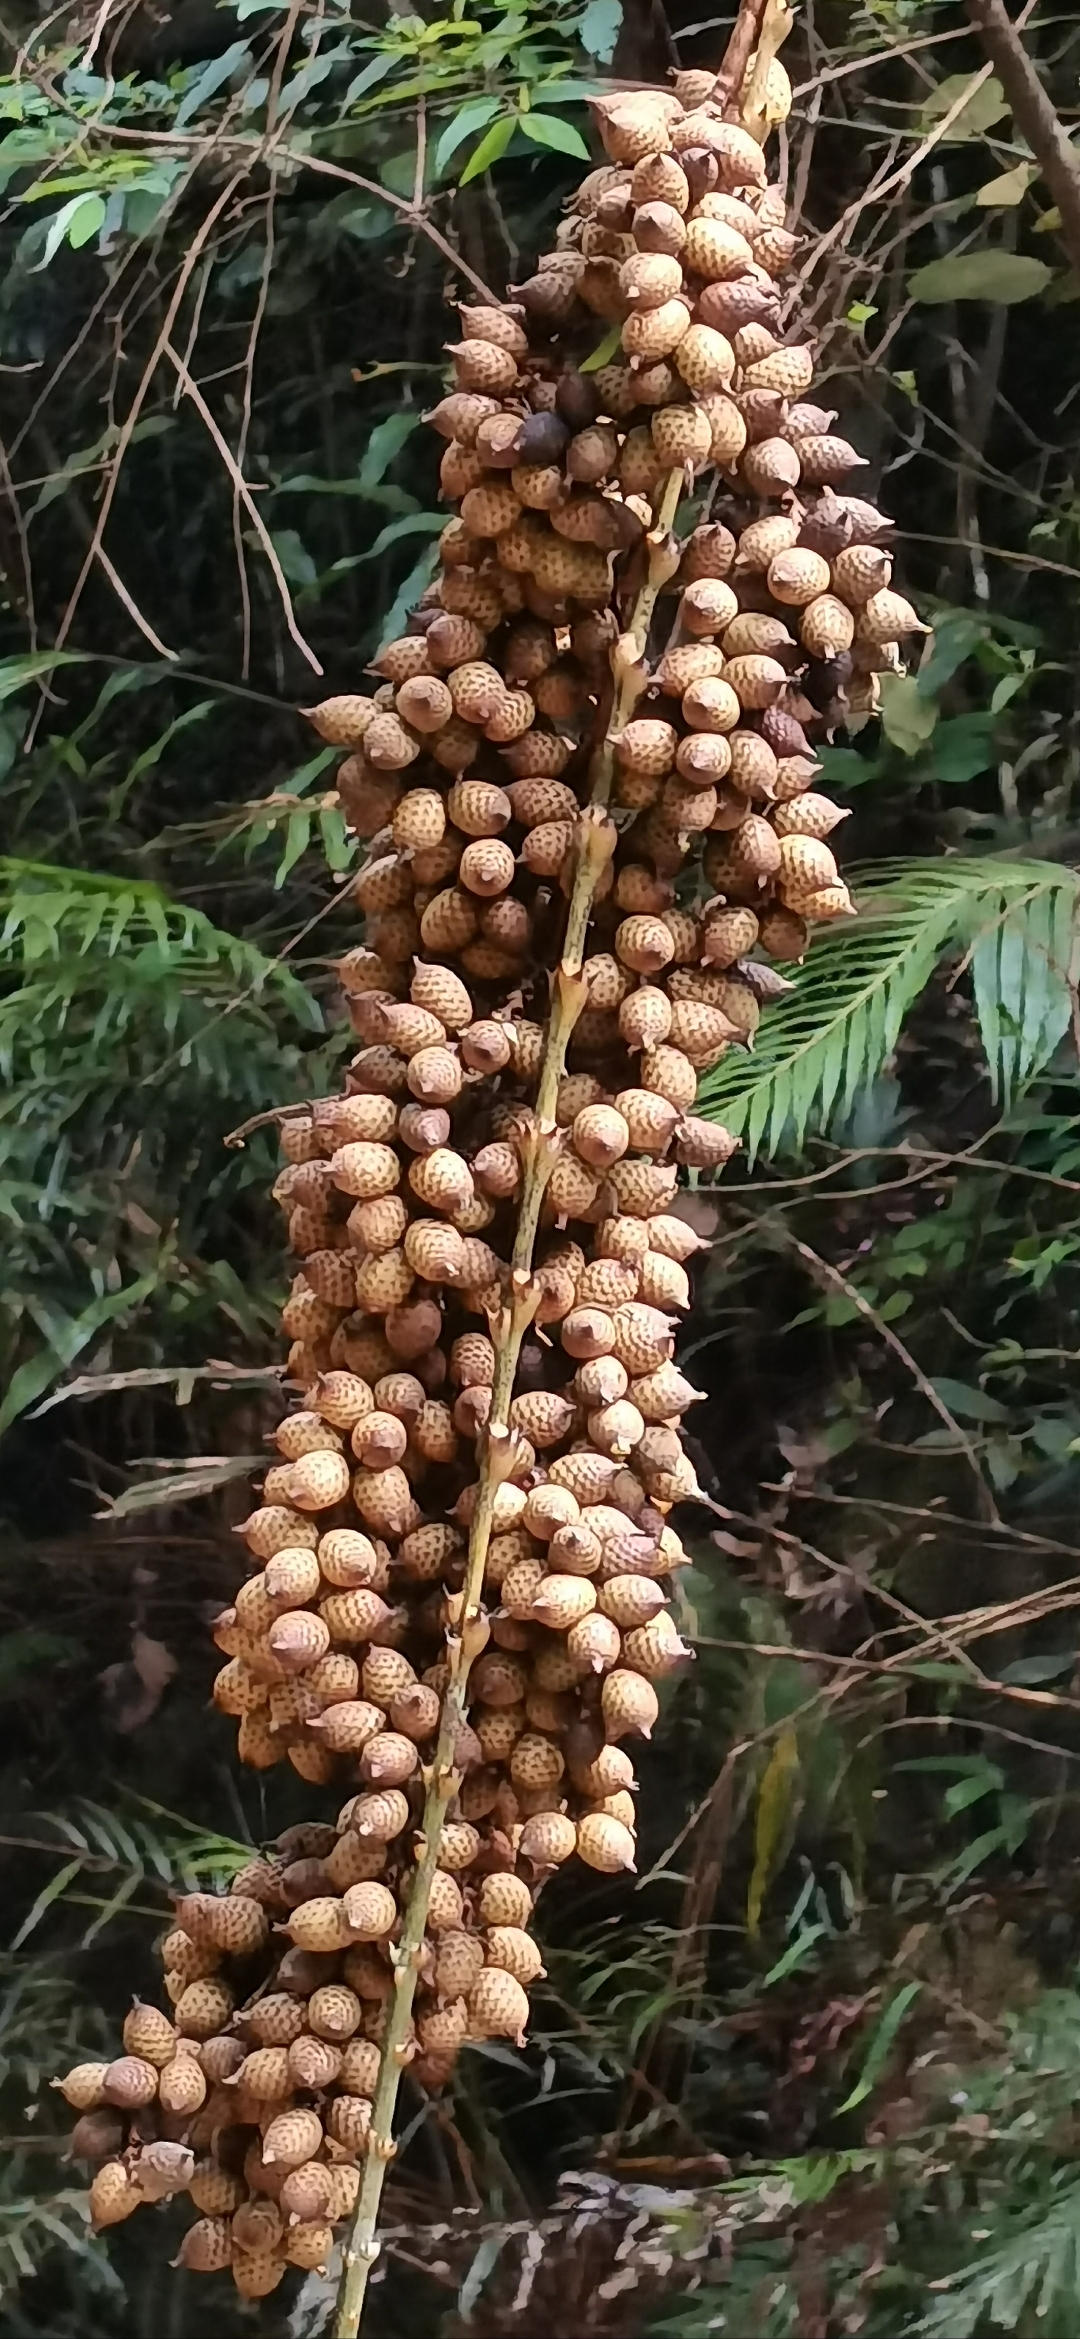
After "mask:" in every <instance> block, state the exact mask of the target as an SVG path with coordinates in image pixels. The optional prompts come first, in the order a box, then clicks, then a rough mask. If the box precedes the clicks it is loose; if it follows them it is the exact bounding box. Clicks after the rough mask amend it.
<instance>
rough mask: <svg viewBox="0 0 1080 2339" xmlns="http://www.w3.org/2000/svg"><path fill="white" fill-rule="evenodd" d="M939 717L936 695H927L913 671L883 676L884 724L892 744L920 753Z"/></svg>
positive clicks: (904, 751)
mask: <svg viewBox="0 0 1080 2339" xmlns="http://www.w3.org/2000/svg"><path fill="white" fill-rule="evenodd" d="M937 719H938V710H937V707H936V705H935V703H934V701H933V699H928V698H924V697H923V696H922V694H921V692H920V690H919V685H918V683H917V681H916V679H915V676H914V675H913V674H883V675H882V676H881V728H882V730H883V731H884V733H885V737H886V739H887V740H888V742H889V745H890V747H898V748H899V750H900V753H901V755H918V753H919V750H920V748H922V747H925V745H926V742H927V740H928V739H929V738H930V735H931V733H932V731H933V729H934V726H935V724H936V722H937Z"/></svg>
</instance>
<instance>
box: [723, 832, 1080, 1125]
mask: <svg viewBox="0 0 1080 2339" xmlns="http://www.w3.org/2000/svg"><path fill="white" fill-rule="evenodd" d="M858 894H859V907H860V916H859V917H858V919H857V920H854V921H852V922H851V923H849V922H848V921H847V920H844V921H842V922H841V921H838V922H837V923H836V924H835V925H829V926H826V927H823V928H818V930H817V931H816V933H815V935H814V940H813V944H812V947H811V950H810V953H809V955H808V957H807V959H806V962H805V964H804V965H803V966H802V967H801V968H800V969H799V970H798V973H797V975H796V978H795V989H794V990H793V991H791V992H789V993H788V994H787V995H786V996H785V997H784V998H782V999H779V1000H776V1001H775V1002H774V1003H773V1005H772V1006H771V1007H770V1009H769V1012H768V1014H767V1015H766V1016H764V1017H763V1018H762V1022H761V1026H760V1029H759V1031H758V1034H757V1039H756V1043H755V1047H754V1052H753V1054H752V1055H747V1054H745V1053H743V1052H741V1051H737V1050H734V1049H733V1050H731V1052H730V1053H729V1054H728V1055H727V1056H725V1057H724V1059H723V1062H722V1063H720V1064H718V1065H717V1066H716V1068H715V1070H714V1071H712V1072H709V1073H707V1074H706V1075H705V1077H704V1079H703V1082H702V1085H701V1089H700V1090H699V1098H698V1106H697V1110H698V1111H699V1112H700V1113H703V1114H704V1115H705V1116H706V1117H707V1118H709V1119H713V1120H718V1121H722V1122H723V1123H724V1124H725V1126H726V1127H727V1128H729V1129H730V1130H731V1132H732V1134H733V1135H734V1136H739V1137H741V1138H742V1140H743V1143H744V1145H745V1147H746V1150H747V1154H748V1156H749V1159H750V1161H751V1162H753V1160H754V1159H755V1157H756V1155H757V1154H758V1153H761V1152H765V1153H769V1154H771V1153H775V1152H777V1151H778V1150H780V1148H781V1147H785V1148H788V1149H794V1150H796V1151H797V1150H799V1149H800V1148H801V1147H802V1145H803V1143H804V1141H805V1138H806V1134H807V1131H808V1130H809V1129H810V1128H811V1126H815V1127H822V1126H827V1125H828V1122H829V1119H830V1116H831V1115H833V1114H836V1115H838V1116H839V1117H840V1118H843V1117H844V1116H845V1115H846V1114H848V1113H849V1112H850V1111H851V1109H852V1107H853V1105H854V1103H855V1100H856V1098H857V1097H859V1096H862V1095H863V1094H864V1093H865V1092H866V1090H867V1089H868V1088H869V1087H870V1086H871V1084H872V1082H873V1081H874V1080H876V1078H877V1076H878V1074H879V1073H880V1071H881V1069H882V1067H883V1065H884V1064H885V1062H886V1059H887V1058H888V1056H889V1055H890V1054H891V1053H892V1050H893V1048H894V1047H895V1044H896V1041H897V1038H898V1036H899V1032H900V1027H901V1025H902V1023H903V1020H904V1017H905V1015H906V1014H907V1011H908V1009H909V1008H910V1007H911V1006H912V1004H913V1003H914V1001H915V1000H916V999H917V997H918V995H919V993H920V991H921V990H922V989H923V986H924V984H925V983H926V982H928V981H929V978H930V976H931V974H932V973H933V970H934V967H935V966H936V964H937V962H938V960H939V958H941V957H942V956H943V955H944V953H945V952H946V950H948V949H950V948H956V947H957V946H959V947H960V948H961V949H964V950H970V951H971V952H972V962H971V963H972V979H973V986H974V991H975V1002H976V1010H977V1013H978V1018H979V1027H980V1032H981V1037H982V1043H983V1047H984V1050H985V1052H986V1056H987V1060H988V1063H989V1066H990V1071H991V1080H992V1084H993V1087H994V1092H995V1095H997V1096H1000V1097H1004V1098H1011V1097H1012V1096H1013V1095H1014V1094H1015V1093H1016V1092H1017V1090H1018V1089H1020V1088H1021V1087H1022V1086H1023V1084H1024V1082H1025V1081H1027V1080H1029V1079H1030V1078H1032V1076H1033V1075H1034V1074H1035V1073H1036V1072H1038V1071H1039V1070H1040V1069H1041V1067H1042V1066H1043V1065H1044V1064H1045V1063H1046V1062H1047V1061H1048V1059H1049V1057H1050V1055H1051V1054H1052V1052H1053V1049H1054V1047H1055V1046H1056V1045H1057V1041H1058V1040H1059V1039H1060V1037H1061V1035H1062V1033H1063V1032H1064V1031H1065V1030H1066V1028H1067V1026H1068V1020H1069V1015H1070V1013H1071V993H1070V989H1069V984H1070V980H1071V979H1073V952H1074V948H1075V945H1074V937H1073V928H1074V922H1075V920H1076V917H1077V908H1078V902H1080V880H1078V878H1077V877H1076V875H1075V874H1074V872H1073V871H1072V870H1070V869H1062V868H1059V867H1057V866H1056V865H1055V864H1054V863H1053V862H1024V861H1008V860H1004V859H1003V860H1000V861H997V860H985V861H978V860H968V859H965V858H964V857H963V856H962V855H960V854H956V855H955V856H954V857H952V858H950V859H945V860H941V861H893V862H888V861H885V862H879V863H877V864H876V866H875V867H874V868H873V869H871V870H868V871H867V872H865V874H864V875H863V876H862V878H861V882H860V883H859V885H858Z"/></svg>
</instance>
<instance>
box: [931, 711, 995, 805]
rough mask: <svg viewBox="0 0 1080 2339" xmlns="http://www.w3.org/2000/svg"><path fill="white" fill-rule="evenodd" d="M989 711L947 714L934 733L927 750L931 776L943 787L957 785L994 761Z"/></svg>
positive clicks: (992, 730) (992, 734) (985, 769)
mask: <svg viewBox="0 0 1080 2339" xmlns="http://www.w3.org/2000/svg"><path fill="white" fill-rule="evenodd" d="M994 727H995V726H994V718H993V715H992V714H978V715H951V716H950V717H949V720H948V721H947V722H945V723H939V724H938V726H937V729H936V731H935V732H934V744H933V747H932V749H931V753H930V762H931V764H932V767H933V773H934V778H935V779H936V780H940V782H941V784H942V786H943V787H946V788H957V787H961V786H962V785H963V783H964V781H965V780H974V779H976V778H977V777H978V774H979V773H980V772H984V771H987V770H988V769H989V766H990V765H991V764H992V763H993V762H994V761H995V760H996V759H995V754H994Z"/></svg>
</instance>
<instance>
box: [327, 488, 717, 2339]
mask: <svg viewBox="0 0 1080 2339" xmlns="http://www.w3.org/2000/svg"><path fill="white" fill-rule="evenodd" d="M684 485H685V474H684V473H683V472H682V471H672V472H670V473H669V475H668V477H667V479H666V480H665V482H664V486H663V492H662V494H661V497H660V502H659V506H658V509H657V513H656V519H655V522H654V525H653V528H652V529H651V531H650V534H649V539H648V546H649V560H648V568H647V571H646V575H645V578H644V581H643V583H642V585H641V588H640V590H639V592H638V594H637V597H636V599H635V602H634V607H633V611H632V614H631V617H630V623H629V627H628V637H629V638H628V639H627V637H624V642H625V646H626V655H625V656H624V657H623V658H622V659H621V661H620V663H619V673H618V681H617V684H616V688H615V694H614V701H613V705H612V711H611V720H610V723H609V726H608V731H607V735H606V737H605V738H604V740H603V741H602V742H601V744H600V745H599V747H598V748H597V749H596V752H595V754H594V757H593V761H592V766H591V770H590V790H589V801H588V803H587V805H586V806H585V807H584V809H583V812H582V817H581V824H580V834H579V843H578V858H577V869H576V872H575V876H574V885H573V891H572V893H571V896H570V906H569V909H568V911H567V917H566V931H565V934H564V937H563V947H562V953H561V956H560V960H559V965H558V968H557V970H556V973H555V977H554V982H553V987H552V988H553V997H552V1008H551V1015H550V1018H549V1022H548V1029H547V1039H546V1043H545V1047H544V1056H543V1062H542V1064H541V1067H540V1077H539V1082H538V1085H537V1093H536V1109H535V1118H534V1127H533V1133H532V1138H531V1142H529V1143H527V1144H526V1145H525V1146H524V1147H523V1162H524V1171H525V1175H524V1184H523V1188H522V1195H521V1206H520V1209H519V1212H518V1222H517V1231H516V1234H515V1239H514V1255H513V1261H512V1266H511V1277H510V1292H511V1297H510V1304H509V1306H508V1307H507V1308H506V1309H504V1311H503V1315H502V1319H501V1322H500V1323H498V1324H497V1325H496V1326H495V1327H494V1328H493V1333H492V1337H493V1340H494V1345H495V1377H494V1381H493V1384H492V1392H491V1414H490V1418H489V1422H488V1426H487V1430H486V1432H485V1434H484V1438H483V1450H482V1453H481V1455H480V1471H479V1484H478V1488H477V1497H476V1509H475V1511H474V1513H473V1519H472V1527H471V1530H470V1534H469V1556H468V1563H467V1567H466V1573H465V1583H464V1587H463V1589H462V1591H461V1592H460V1593H459V1594H458V1596H457V1601H456V1602H455V1606H456V1608H457V1616H456V1619H455V1622H454V1623H453V1625H452V1626H451V1627H450V1629H449V1631H448V1633H447V1636H446V1652H447V1663H448V1665H449V1669H450V1679H449V1681H448V1683H447V1687H446V1691H445V1695H444V1697H443V1706H442V1718H441V1721H440V1724H439V1736H438V1741H437V1744H436V1747H435V1753H434V1755H433V1757H432V1762H431V1766H430V1771H429V1773H428V1778H427V1782H426V1784H427V1793H426V1797H425V1801H424V1812H423V1819H422V1822H421V1826H422V1832H423V1842H424V1850H423V1856H422V1858H421V1860H420V1861H419V1863H418V1865H417V1869H416V1874H415V1876H414V1879H413V1887H412V1892H411V1894H410V1897H409V1905H408V1909H407V1911H406V1915H405V1922H404V1925H403V1927H402V1934H401V1939H400V1941H399V1943H398V1945H397V1947H396V1949H395V1951H394V1981H395V1989H394V1997H393V2002H392V2005H391V2007H390V2011H389V2015H388V2018H387V2022H386V2028H385V2032H384V2036H383V2043H382V2050H381V2055H380V2061H379V2080H378V2085H377V2087H376V2090H375V2098H374V2102H373V2104H372V2109H371V2126H370V2129H369V2131H368V2138H367V2157H366V2159H365V2162H364V2173H363V2177H362V2179H361V2184H360V2191H359V2194H358V2196H357V2202H356V2209H355V2211H354V2213H353V2219H352V2224H351V2226H350V2229H349V2233H348V2237H347V2239H346V2242H345V2246H344V2250H343V2253H342V2255H343V2271H342V2279H341V2290H340V2293H339V2296H338V2305H337V2317H336V2320H335V2323H334V2339H357V2334H358V2332H359V2329H360V2320H361V2316H362V2315H363V2312H364V2300H365V2298H366V2296H367V2286H368V2280H369V2277H370V2275H371V2270H372V2268H373V2266H374V2264H375V2261H376V2259H377V2257H378V2255H379V2240H378V2223H379V2209H380V2206H381V2202H382V2191H383V2184H384V2182H385V2178H386V2171H387V2169H388V2167H389V2165H390V2162H391V2161H392V2159H393V2158H394V2154H395V2152H396V2150H397V2146H396V2144H395V2141H394V2116H395V2112H396V2110H397V2097H398V2087H399V2085H400V2082H401V2074H402V2071H403V2069H404V2067H405V2064H406V2062H407V2060H408V2056H407V2053H406V2051H405V2042H406V2040H407V2038H408V2035H409V2026H410V2023H411V2021H412V2009H413V1999H414V1997H415V1995H416V1983H417V1976H418V1973H419V1968H420V1958H421V1952H422V1945H423V1940H424V1931H425V1927H426V1924H427V1913H428V1903H429V1901H430V1898H431V1887H432V1883H433V1880H434V1877H435V1873H436V1870H437V1868H438V1865H439V1843H440V1839H441V1836H442V1831H443V1827H444V1825H445V1823H446V1817H447V1813H448V1812H449V1809H450V1805H451V1803H452V1802H453V1799H454V1796H455V1795H456V1794H457V1791H458V1788H459V1786H460V1784H461V1777H460V1773H459V1772H458V1771H457V1769H456V1768H455V1759H454V1758H455V1749H456V1746H457V1740H458V1733H459V1731H460V1730H461V1727H462V1725H463V1723H464V1722H465V1721H466V1720H467V1718H468V1699H469V1673H470V1669H471V1667H472V1662H473V1659H474V1657H477V1656H479V1655H480V1652H481V1650H482V1649H483V1647H484V1645H485V1642H486V1639H487V1633H486V1629H485V1627H484V1624H483V1620H482V1613H481V1601H482V1594H483V1586H484V1571H485V1568H486V1565H487V1557H488V1547H489V1545H490V1542H491V1532H492V1525H493V1521H494V1513H495V1497H496V1494H497V1492H498V1489H499V1487H500V1486H501V1485H502V1484H503V1482H504V1480H505V1479H506V1478H507V1477H508V1476H509V1475H510V1468H511V1465H512V1459H513V1447H514V1437H513V1432H512V1431H511V1429H510V1427H509V1423H508V1418H507V1416H508V1414H509V1409H510V1400H511V1398H512V1396H513V1393H514V1382H515V1380H516V1378H517V1369H518V1363H519V1361H520V1357H521V1346H522V1341H523V1340H524V1337H525V1334H526V1332H527V1331H528V1328H529V1325H530V1324H531V1322H532V1320H533V1317H534V1315H535V1313H536V1309H537V1306H538V1303H539V1298H540V1293H539V1290H538V1287H537V1285H536V1284H535V1282H534V1281H533V1273H532V1262H533V1248H534V1245H535V1241H536V1230H537V1226H538V1224H539V1219H540V1207H541V1204H542V1202H543V1199H544V1190H545V1188H546V1186H547V1182H548V1179H549V1177H550V1176H551V1172H552V1170H553V1168H554V1166H555V1160H556V1154H557V1143H556V1121H555V1098H556V1094H557V1092H558V1086H559V1082H560V1080H561V1079H562V1076H563V1072H564V1070H565V1066H566V1051H567V1047H568V1045H569V1042H570V1038H571V1035H572V1033H573V1029H574V1025H575V1023H576V1022H577V1019H578V1016H579V1015H580V1013H581V1011H582V1008H583V1006H584V1004H585V999H586V996H587V994H586V990H585V985H584V984H583V982H582V980H581V968H582V963H583V960H584V956H585V937H586V934H587V932H588V926H589V918H590V914H591V911H592V906H593V902H594V901H595V898H596V889H597V885H598V884H599V881H600V878H601V876H602V875H603V872H604V870H605V868H606V867H607V864H608V862H609V860H610V858H611V854H612V851H613V850H614V845H615V830H614V827H613V824H612V823H611V821H610V820H608V819H607V818H606V816H605V814H606V806H607V802H608V797H609V795H610V792H611V776H612V766H613V742H614V739H615V738H616V737H617V736H618V733H619V731H620V730H621V729H622V726H623V724H624V723H626V722H628V721H629V719H630V716H631V715H632V713H633V710H634V705H635V703H636V700H637V698H638V696H639V694H640V681H639V678H638V661H639V660H640V658H641V657H642V656H643V654H644V651H645V646H646V643H647V641H648V637H649V627H650V625H651V623H652V617H653V611H654V609H655V607H656V601H657V596H658V595H659V593H660V592H661V591H662V589H663V587H664V585H665V584H666V583H667V582H668V580H669V578H670V577H671V576H672V574H673V573H674V569H675V567H676V566H677V564H678V554H677V552H676V553H675V554H674V555H673V553H672V548H671V531H672V528H673V525H674V521H675V516H676V513H677V511H678V508H679V499H680V497H681V495H682V491H683V487H684ZM631 643H632V645H633V652H634V655H633V656H631V655H630V654H629V653H630V644H631Z"/></svg>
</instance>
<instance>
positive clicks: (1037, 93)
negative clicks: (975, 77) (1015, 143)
mask: <svg viewBox="0 0 1080 2339" xmlns="http://www.w3.org/2000/svg"><path fill="white" fill-rule="evenodd" d="M964 6H965V8H966V10H967V14H968V17H969V20H970V22H971V23H972V24H973V25H974V27H975V30H976V32H977V33H978V36H979V39H980V40H981V42H982V45H983V48H984V49H985V50H986V54H987V56H988V57H989V59H990V63H991V65H992V66H993V69H994V72H995V73H996V74H997V77H998V80H999V81H1000V83H1001V86H1002V89H1003V90H1004V92H1005V95H1006V97H1007V98H1008V101H1009V107H1010V110H1011V112H1012V117H1013V121H1014V122H1015V124H1016V127H1017V129H1018V130H1019V131H1020V133H1021V136H1022V137H1024V138H1026V140H1027V143H1028V145H1029V146H1030V148H1031V151H1032V154H1033V155H1034V157H1035V160H1036V162H1037V163H1038V166H1039V170H1040V173H1041V175H1042V177H1043V178H1044V179H1045V181H1046V184H1047V186H1048V188H1049V190H1050V193H1051V195H1052V196H1053V199H1054V202H1055V203H1056V205H1057V208H1058V211H1059V213H1060V215H1061V228H1060V234H1061V240H1062V243H1063V244H1064V246H1065V249H1066V251H1067V252H1068V255H1069V261H1070V264H1071V267H1072V271H1073V274H1074V276H1080V157H1078V155H1077V152H1076V149H1075V147H1074V146H1073V144H1072V141H1071V139H1070V137H1069V134H1068V132H1067V130H1066V128H1065V125H1064V123H1063V122H1062V120H1061V118H1060V116H1059V114H1058V112H1057V110H1056V108H1055V106H1054V105H1053V104H1052V102H1051V100H1050V99H1049V98H1048V96H1047V94H1046V91H1045V89H1044V88H1043V85H1042V82H1041V81H1040V79H1039V76H1038V74H1037V72H1036V70H1035V67H1034V65H1033V63H1032V61H1031V58H1030V57H1029V56H1028V53H1027V50H1026V49H1025V47H1024V45H1023V42H1022V41H1021V39H1020V27H1021V25H1022V24H1023V23H1024V21H1025V19H1026V17H1027V16H1028V15H1029V14H1030V11H1029V10H1028V9H1026V8H1025V9H1024V11H1023V14H1022V15H1021V16H1019V17H1018V18H1017V20H1016V22H1015V23H1014V22H1013V19H1012V17H1011V16H1010V15H1009V12H1008V10H1007V8H1006V7H1005V5H1004V0H964Z"/></svg>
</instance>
